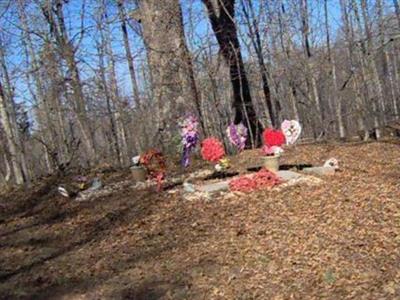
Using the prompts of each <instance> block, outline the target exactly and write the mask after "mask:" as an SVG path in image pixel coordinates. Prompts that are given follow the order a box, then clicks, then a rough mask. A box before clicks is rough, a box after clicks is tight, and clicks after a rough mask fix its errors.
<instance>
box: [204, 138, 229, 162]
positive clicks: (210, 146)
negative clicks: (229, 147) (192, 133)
mask: <svg viewBox="0 0 400 300" xmlns="http://www.w3.org/2000/svg"><path fill="white" fill-rule="evenodd" d="M201 156H202V157H203V159H205V160H207V161H209V162H218V161H219V160H221V159H222V158H223V157H224V156H225V150H224V146H223V145H222V143H221V142H220V141H219V140H218V139H216V138H212V137H211V138H206V139H205V140H204V141H202V143H201Z"/></svg>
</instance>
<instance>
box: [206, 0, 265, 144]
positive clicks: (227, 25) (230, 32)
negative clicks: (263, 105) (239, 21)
mask: <svg viewBox="0 0 400 300" xmlns="http://www.w3.org/2000/svg"><path fill="white" fill-rule="evenodd" d="M202 1H203V3H204V4H205V6H206V7H207V11H208V16H209V19H210V23H211V27H212V28H213V31H214V34H215V36H216V38H217V41H218V44H219V47H220V51H221V53H222V56H223V57H224V59H225V61H226V63H227V65H228V66H229V71H230V79H231V84H232V88H233V108H234V110H235V117H234V123H235V124H238V123H240V122H243V124H244V125H245V126H246V127H247V129H248V130H249V133H250V137H251V139H250V140H251V143H252V146H258V145H260V143H261V131H262V126H261V124H260V122H259V121H258V119H257V115H256V112H255V109H254V106H253V103H252V100H251V95H250V87H249V82H248V80H247V75H246V71H245V68H244V63H243V58H242V54H241V51H240V45H239V40H238V37H237V31H236V24H235V21H234V18H235V1H234V0H215V1H213V0H202Z"/></svg>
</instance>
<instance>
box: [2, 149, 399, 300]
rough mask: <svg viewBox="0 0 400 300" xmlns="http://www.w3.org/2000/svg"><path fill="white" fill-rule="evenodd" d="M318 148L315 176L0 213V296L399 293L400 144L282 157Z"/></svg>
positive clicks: (247, 156)
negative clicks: (194, 196)
mask: <svg viewBox="0 0 400 300" xmlns="http://www.w3.org/2000/svg"><path fill="white" fill-rule="evenodd" d="M256 155H257V152H256V151H255V152H254V151H247V152H245V153H242V154H240V155H239V157H237V158H236V161H234V164H235V163H236V164H237V165H240V164H241V163H242V164H244V163H245V162H246V161H249V160H251V159H256ZM330 157H336V158H337V159H338V160H339V163H340V166H341V171H340V172H338V173H337V174H336V175H335V176H333V177H328V178H323V180H324V183H323V184H321V185H318V186H306V185H296V186H291V187H288V188H287V189H281V190H279V191H278V190H271V191H260V192H255V193H252V194H246V195H233V196H232V194H231V195H230V197H219V198H218V199H215V200H214V201H201V200H199V201H192V202H188V201H184V200H183V198H182V196H181V195H180V194H179V193H175V194H173V195H171V194H168V193H160V194H157V193H155V192H153V191H141V192H138V191H135V190H132V189H127V190H123V191H117V192H116V193H115V194H111V195H108V196H105V197H102V198H99V199H97V200H95V201H90V202H76V201H73V200H70V199H63V198H61V197H60V196H58V195H56V194H51V193H50V192H48V193H46V194H44V195H40V196H38V197H41V199H42V200H41V201H37V205H39V207H40V209H39V207H33V208H30V209H29V210H28V211H26V212H25V213H21V212H16V213H15V214H10V215H8V216H7V217H4V218H3V221H2V223H1V224H0V247H1V248H0V282H1V283H0V298H2V299H11V298H13V299H14V298H26V299H28V298H39V299H43V298H51V299H257V298H258V299H292V298H293V299H311V298H314V299H320V298H328V299H344V298H354V299H396V298H400V268H399V266H400V167H399V166H400V145H395V144H388V143H371V144H354V145H353V144H346V145H331V144H327V145H308V146H299V147H297V148H296V149H289V150H288V151H287V152H286V153H285V157H284V162H285V163H289V164H299V163H311V164H314V165H322V164H323V162H324V161H325V160H326V159H328V158H330ZM125 180H126V178H125ZM43 197H45V198H43ZM7 201H12V198H10V197H9V198H8V199H7Z"/></svg>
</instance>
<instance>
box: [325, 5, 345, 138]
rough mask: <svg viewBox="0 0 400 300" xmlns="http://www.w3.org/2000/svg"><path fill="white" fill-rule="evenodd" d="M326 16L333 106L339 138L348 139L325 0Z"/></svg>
mask: <svg viewBox="0 0 400 300" xmlns="http://www.w3.org/2000/svg"><path fill="white" fill-rule="evenodd" d="M324 14H325V30H326V46H327V48H328V62H329V66H330V69H331V75H332V84H333V86H332V87H333V90H332V98H333V105H334V106H335V114H336V121H337V125H338V129H339V137H340V139H344V138H345V137H346V132H345V128H344V122H343V115H342V97H341V96H340V95H339V89H338V83H337V75H336V62H335V56H334V54H332V51H331V40H330V32H329V18H328V0H324Z"/></svg>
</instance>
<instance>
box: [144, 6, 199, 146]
mask: <svg viewBox="0 0 400 300" xmlns="http://www.w3.org/2000/svg"><path fill="white" fill-rule="evenodd" d="M139 8H140V13H139V14H137V15H140V21H141V22H142V25H143V37H144V40H145V44H146V47H147V54H148V59H149V68H150V72H151V78H152V88H153V97H154V99H155V101H156V106H157V114H156V116H155V120H154V122H155V124H156V128H155V129H156V130H157V133H156V135H157V136H158V141H159V142H160V143H161V144H162V145H163V146H166V145H167V144H169V143H170V140H171V136H172V135H173V134H174V133H175V132H177V130H178V124H177V120H178V119H180V118H182V117H183V116H184V115H185V114H187V113H188V112H190V111H192V112H196V113H197V114H198V115H199V119H200V124H201V127H202V128H203V129H204V124H203V119H202V113H201V105H200V98H199V95H198V92H197V87H196V83H195V79H194V74H193V67H192V62H191V57H190V55H189V50H188V48H187V46H186V42H185V36H184V29H183V20H182V12H181V7H180V3H179V0H171V1H158V0H141V1H139Z"/></svg>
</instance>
